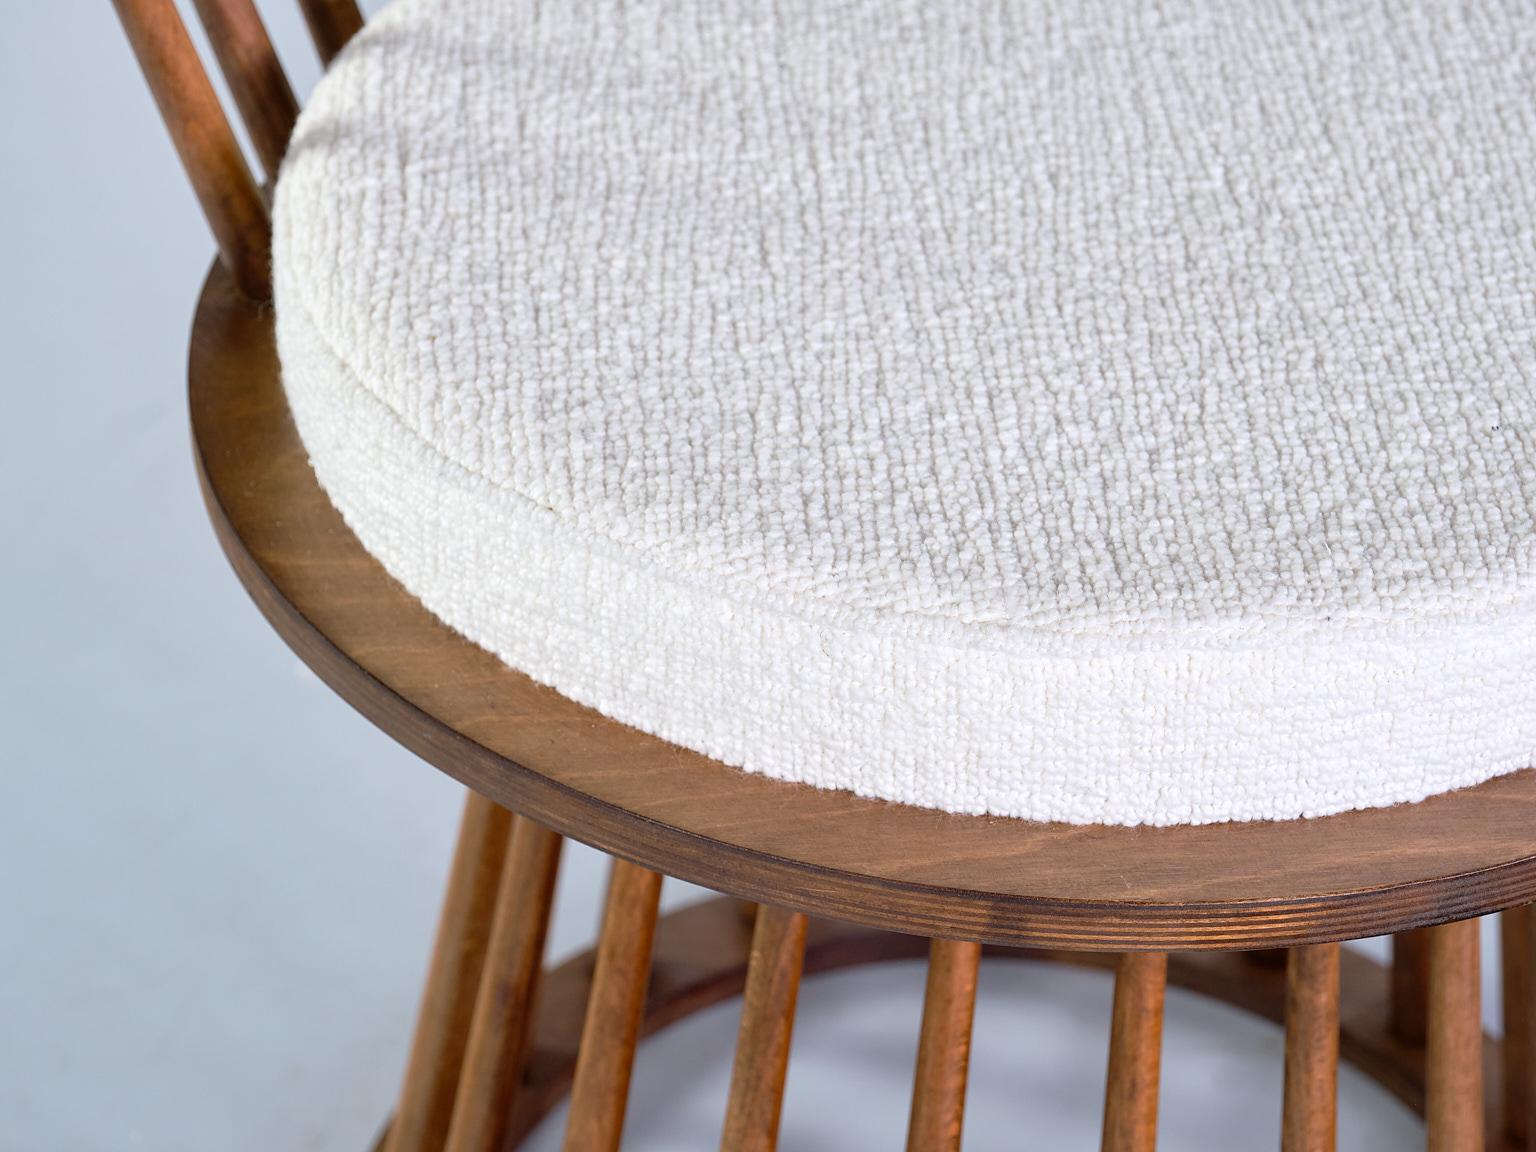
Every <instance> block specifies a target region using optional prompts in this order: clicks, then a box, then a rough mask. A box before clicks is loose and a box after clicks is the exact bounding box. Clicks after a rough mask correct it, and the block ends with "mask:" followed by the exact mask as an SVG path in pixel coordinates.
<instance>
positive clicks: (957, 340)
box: [274, 0, 1536, 824]
mask: <svg viewBox="0 0 1536 1152" xmlns="http://www.w3.org/2000/svg"><path fill="white" fill-rule="evenodd" d="M1533 174H1536V20H1532V19H1531V18H1530V11H1529V6H1528V5H1526V4H1524V3H1498V2H1491V3H1486V4H1465V5H1464V4H1451V3H1443V2H1441V0H1410V2H1406V3H1403V4H1394V5H1383V4H1380V3H1376V2H1374V0H1373V2H1364V0H1358V2H1357V0H1300V2H1297V3H1293V4H1271V3H1258V2H1256V0H1239V2H1223V3H1216V2H1214V0H1211V2H1194V0H1190V2H1175V0H1162V2H1157V3H1135V4H1127V3H1124V2H1122V0H951V2H947V3H943V4H935V3H932V2H930V0H656V2H647V0H631V2H627V3H619V2H618V0H562V2H561V3H542V4H538V3H531V2H519V0H400V2H398V3H396V4H394V5H393V6H391V7H390V8H388V9H387V10H386V11H385V12H384V13H383V14H382V15H380V16H379V17H378V18H377V19H375V20H374V21H372V22H371V23H370V24H369V25H368V27H367V28H366V29H365V31H364V32H363V33H362V34H361V35H360V36H359V37H358V38H357V39H356V40H355V41H354V42H353V44H352V45H350V46H349V47H348V49H347V50H346V51H345V53H344V54H343V55H342V57H341V58H340V59H339V60H338V61H337V62H336V64H335V65H334V67H333V68H332V69H331V71H330V73H329V74H328V75H327V76H326V77H325V78H324V80H323V81H322V82H321V84H320V85H319V87H318V89H317V90H316V92H315V94H314V97H313V99H312V101H311V102H310V105H309V107H308V108H307V109H306V110H305V112H304V114H303V116H302V118H301V120H300V123H299V127H298V130H297V133H296V135H295V137H294V140H293V143H292V147H291V150H290V152H289V155H288V158H287V161H286V163H285V166H284V169H283V172H282V175H281V179H280V181H279V183H278V186H277V192H276V205H275V210H274V218H275V240H274V261H275V274H276V286H277V329H278V338H279V345H280V352H281V357H282V367H283V374H284V381H285V386H286V388H287V392H288V396H289V399H290V403H291V406H292V410H293V414H294V418H295V420H296V421H297V424H298V428H299V431H300V433H301V435H302V437H303V440H304V443H305V445H306V446H307V448H308V451H309V452H310V454H311V458H312V462H313V465H314V469H315V472H316V474H317V476H318V478H319V480H320V482H321V484H322V485H323V486H324V487H325V489H326V491H327V492H328V493H329V495H330V497H331V499H332V500H333V501H334V503H335V504H336V506H337V507H338V508H339V509H340V510H341V512H342V514H343V515H344V516H345V518H346V520H347V522H348V524H349V525H350V526H351V528H352V529H353V531H355V532H356V534H357V536H358V537H359V539H360V540H361V541H362V543H363V544H364V546H365V547H367V549H368V550H369V551H370V552H371V553H372V554H373V555H374V556H376V557H377V558H378V559H379V561H380V562H381V563H382V564H383V565H384V566H385V567H386V568H387V569H388V570H389V571H390V572H391V573H392V574H393V575H394V576H395V577H396V578H397V579H398V580H399V581H400V582H401V583H402V584H403V585H404V586H405V587H406V588H407V589H409V590H410V591H411V592H412V593H414V594H415V595H416V596H418V597H419V598H420V599H421V600H422V602H423V603H424V604H425V605H426V606H427V607H428V608H430V609H431V610H432V611H433V612H434V613H436V614H437V615H438V616H439V617H441V618H442V619H443V620H444V621H446V622H447V623H448V624H449V625H451V626H452V627H453V628H454V629H456V630H457V631H459V632H460V633H462V634H463V635H464V636H466V637H468V638H469V639H471V640H473V641H474V642H476V643H478V644H480V645H483V646H484V647H486V648H488V649H489V650H491V651H492V652H494V653H496V654H497V655H498V656H499V657H500V658H502V659H503V660H505V661H506V662H507V663H508V664H510V665H512V666H514V667H516V668H518V669H521V670H523V671H525V672H527V673H528V674H529V675H531V676H533V677H534V678H536V679H538V680H539V681H542V682H543V683H546V684H548V685H551V686H553V687H554V688H555V689H557V690H558V691H560V692H562V693H564V694H565V695H567V696H570V697H572V698H573V699H575V700H578V701H580V702H582V703H583V704H586V705H590V706H591V707H593V708H595V709H597V710H599V711H601V712H603V713H605V714H607V715H609V716H611V717H613V718H615V719H617V720H620V721H622V722H624V723H626V724H631V725H634V726H636V727H638V728H640V729H643V730H645V731H647V732H651V733H655V734H656V735H658V736H661V737H664V738H666V739H668V740H671V741H674V742H676V743H678V744H681V745H684V746H687V747H689V748H693V749H696V750H698V751H700V752H703V753H706V754H707V755H709V756H712V757H715V758H718V759H719V760H722V761H724V762H725V763H727V764H730V765H733V766H736V767H739V768H743V769H745V770H747V771H750V772H758V773H764V774H767V775H769V776H773V777H778V778H781V779H784V780H790V781H801V782H804V783H806V784H810V785H814V786H816V787H820V788H829V789H851V790H852V791H854V792H857V793H859V794H861V795H865V796H874V797H883V798H886V799H889V800H894V801H901V802H906V803H911V804H918V805H924V806H929V807H933V808H940V809H946V810H949V811H953V812H965V813H992V814H996V815H1001V816H1017V817H1026V818H1030V819H1035V820H1057V821H1071V822H1079V823H1095V822H1107V823H1116V824H1137V823H1153V824H1167V823H1185V822H1189V823H1199V822H1209V821H1223V820H1247V819H1288V818H1295V817H1305V816H1314V815H1320V814H1323V813H1331V812H1338V811H1342V810H1346V809H1353V808H1360V807H1366V806H1377V805H1387V804H1392V803H1396V802H1401V801H1410V800H1416V799H1419V798H1422V797H1424V796H1427V795H1429V794H1431V793H1436V792H1441V791H1444V790H1447V789H1453V788H1457V787H1460V786H1463V785H1468V784H1472V783H1474V782H1477V781H1480V780H1483V779H1486V778H1488V777H1490V776H1492V775H1495V774H1498V773H1504V772H1508V771H1511V770H1514V769H1519V768H1523V767H1526V766H1528V765H1531V764H1532V763H1533V762H1536V675H1533V671H1536V667H1533V666H1536V176H1533Z"/></svg>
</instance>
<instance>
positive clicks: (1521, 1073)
mask: <svg viewBox="0 0 1536 1152" xmlns="http://www.w3.org/2000/svg"><path fill="white" fill-rule="evenodd" d="M1499 937H1500V941H1501V944H1502V956H1501V960H1502V969H1503V980H1504V1134H1505V1136H1507V1137H1508V1138H1509V1141H1510V1143H1511V1144H1512V1145H1513V1146H1514V1147H1516V1148H1520V1149H1524V1150H1525V1152H1536V988H1533V987H1532V985H1533V984H1536V905H1532V904H1527V905H1525V906H1523V907H1520V908H1510V909H1508V910H1507V911H1505V912H1504V913H1503V914H1502V915H1501V916H1500V917H1499Z"/></svg>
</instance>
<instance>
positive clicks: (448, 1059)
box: [384, 792, 512, 1152]
mask: <svg viewBox="0 0 1536 1152" xmlns="http://www.w3.org/2000/svg"><path fill="white" fill-rule="evenodd" d="M511 827H512V814H511V813H510V812H508V811H507V810H506V809H505V808H502V807H501V806H500V805H498V804H495V803H493V802H491V801H490V800H487V799H486V798H485V797H483V796H481V795H479V794H478V793H475V792H471V793H470V794H469V797H468V799H467V800H466V801H465V803H464V817H463V820H462V822H461V823H460V826H459V843H458V847H457V848H456V849H455V851H454V857H453V869H452V871H451V872H450V874H449V877H448V893H447V895H446V897H445V898H444V900H443V910H442V914H441V917H440V919H439V921H438V926H437V942H436V944H435V945H434V947H433V951H432V962H431V965H430V967H429V968H428V970H427V985H426V990H425V991H424V993H423V994H422V1001H421V1011H420V1013H419V1014H418V1016H417V1019H416V1035H415V1038H414V1040H413V1041H412V1043H411V1054H410V1058H409V1060H408V1061H407V1063H406V1070H405V1083H404V1085H403V1087H402V1088H401V1090H400V1103H399V1106H398V1107H397V1108H396V1111H395V1120H394V1123H393V1124H392V1125H391V1126H390V1130H389V1136H388V1139H387V1141H386V1143H385V1145H384V1152H441V1149H442V1148H443V1146H444V1143H445V1142H446V1140H447V1138H448V1124H449V1121H450V1120H451V1118H452V1115H453V1101H454V1096H455V1093H456V1092H457V1090H458V1083H459V1069H460V1066H461V1064H462V1063H463V1058H464V1047H465V1044H466V1043H467V1041H468V1038H469V1029H470V1021H471V1019H472V1016H473V1013H474V1007H475V996H476V994H477V991H478V989H479V987H480V974H481V969H482V967H483V965H484V961H485V949H486V943H487V940H488V939H489V937H490V930H491V922H492V918H493V916H494V914H495V908H496V891H497V888H498V886H499V882H500V878H501V871H502V866H503V863H504V861H505V859H506V855H507V839H508V835H509V833H510V831H511Z"/></svg>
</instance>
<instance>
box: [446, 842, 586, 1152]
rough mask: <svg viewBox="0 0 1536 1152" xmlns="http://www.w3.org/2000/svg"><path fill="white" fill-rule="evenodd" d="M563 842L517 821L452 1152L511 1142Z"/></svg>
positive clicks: (492, 1149)
mask: <svg viewBox="0 0 1536 1152" xmlns="http://www.w3.org/2000/svg"><path fill="white" fill-rule="evenodd" d="M561 843H562V840H561V838H560V836H559V835H558V834H556V833H554V832H551V831H550V830H549V829H547V828H545V827H543V826H541V825H539V824H535V823H534V822H533V821H532V820H529V819H527V818H526V817H523V816H519V817H517V818H516V819H515V820H514V821H513V826H512V844H511V847H510V849H509V850H508V852H507V860H506V864H505V866H504V867H503V868H502V873H501V887H500V892H499V894H498V895H497V898H496V917H495V921H494V923H493V924H492V926H491V936H490V942H489V944H488V945H487V946H486V950H485V966H484V970H483V972H482V973H481V976H480V991H479V995H478V996H477V997H476V1000H475V1013H474V1021H473V1023H472V1024H471V1026H470V1030H469V1041H468V1043H467V1044H466V1046H465V1049H464V1063H463V1069H462V1071H461V1072H460V1074H459V1087H458V1093H457V1096H456V1097H455V1101H454V1106H453V1122H452V1123H451V1124H450V1125H449V1128H448V1140H447V1149H448V1152H499V1150H500V1148H501V1146H502V1143H503V1142H504V1140H505V1138H506V1133H507V1122H508V1121H509V1120H510V1119H511V1115H512V1104H513V1101H514V1100H515V1098H516V1096H517V1089H518V1086H519V1084H520V1082H521V1080H522V1075H523V1063H524V1054H525V1052H526V1049H527V1045H528V1034H529V1031H530V1029H531V1027H532V1024H533V1008H534V1004H535V1002H536V999H537V995H538V984H539V976H540V975H541V974H542V971H543V965H544V941H545V938H546V936H547V935H548V932H549V914H550V908H551V906H552V905H553V903H554V896H555V876H556V874H557V872H558V871H559V868H560V846H561Z"/></svg>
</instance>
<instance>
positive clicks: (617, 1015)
mask: <svg viewBox="0 0 1536 1152" xmlns="http://www.w3.org/2000/svg"><path fill="white" fill-rule="evenodd" d="M660 898H661V876H660V874H659V873H656V872H652V871H651V870H650V869H648V868H642V867H640V866H639V865H638V864H631V863H629V862H628V861H626V860H615V861H614V864H613V875H612V877H611V878H610V880H609V882H608V900H607V904H606V905H605V907H604V910H603V929H602V938H601V940H599V942H598V946H597V965H596V967H595V968H594V970H593V973H592V991H591V993H590V994H589V997H588V1000H587V1018H586V1021H585V1022H584V1023H583V1025H582V1031H581V1051H580V1053H579V1054H578V1055H577V1057H576V1078H575V1080H574V1081H573V1083H572V1085H571V1109H570V1119H569V1120H568V1121H567V1123H566V1129H565V1149H566V1152H615V1150H616V1149H617V1148H618V1146H619V1139H620V1137H621V1136H622V1135H623V1132H624V1109H625V1107H626V1105H627V1104H628V1102H629V1076H630V1072H631V1070H632V1069H633V1067H634V1062H635V1045H636V1044H637V1043H639V1039H640V1021H641V1017H642V1016H643V1015H644V1012H645V990H646V984H647V982H648V981H649V978H650V971H651V943H652V940H653V938H654V936H655V933H656V908H657V902H658V900H659V899H660Z"/></svg>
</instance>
